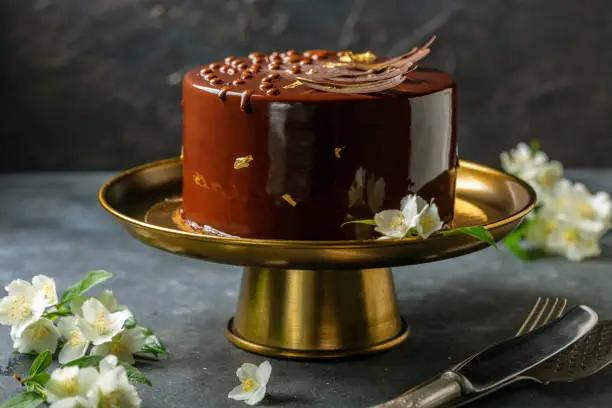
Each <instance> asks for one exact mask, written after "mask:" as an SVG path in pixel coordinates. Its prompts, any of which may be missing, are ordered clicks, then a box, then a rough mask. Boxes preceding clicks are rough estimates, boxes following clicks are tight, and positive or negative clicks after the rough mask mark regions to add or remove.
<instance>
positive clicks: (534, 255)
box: [504, 222, 548, 261]
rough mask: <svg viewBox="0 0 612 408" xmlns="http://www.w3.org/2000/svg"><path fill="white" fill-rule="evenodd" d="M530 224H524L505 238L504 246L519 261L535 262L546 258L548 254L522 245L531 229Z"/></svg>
mask: <svg viewBox="0 0 612 408" xmlns="http://www.w3.org/2000/svg"><path fill="white" fill-rule="evenodd" d="M529 226H530V223H529V222H524V223H523V224H521V225H520V226H519V227H518V228H517V229H515V230H514V231H512V232H511V233H510V234H508V235H506V238H504V245H505V246H506V248H508V250H509V251H510V252H512V253H513V254H514V256H516V257H517V258H519V259H522V260H524V261H534V260H536V259H540V258H544V257H546V256H547V255H548V254H547V253H546V251H544V250H542V249H539V248H533V249H530V248H525V247H524V246H523V245H522V243H523V240H524V239H525V236H526V234H527V230H528V229H529Z"/></svg>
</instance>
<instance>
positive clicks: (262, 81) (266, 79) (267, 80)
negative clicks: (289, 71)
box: [261, 77, 272, 83]
mask: <svg viewBox="0 0 612 408" xmlns="http://www.w3.org/2000/svg"><path fill="white" fill-rule="evenodd" d="M264 82H272V80H271V79H270V78H268V77H263V78H261V83H264Z"/></svg>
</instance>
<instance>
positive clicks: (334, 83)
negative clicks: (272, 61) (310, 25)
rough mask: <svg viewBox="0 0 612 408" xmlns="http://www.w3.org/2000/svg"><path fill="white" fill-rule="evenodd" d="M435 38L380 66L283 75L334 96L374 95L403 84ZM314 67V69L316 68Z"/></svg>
mask: <svg viewBox="0 0 612 408" xmlns="http://www.w3.org/2000/svg"><path fill="white" fill-rule="evenodd" d="M435 39H436V37H435V36H433V37H432V38H431V39H430V40H429V41H428V42H427V43H426V44H425V45H424V46H422V47H415V48H413V49H412V50H411V51H410V52H408V53H406V54H403V55H400V56H399V57H395V58H392V59H390V60H388V61H385V62H382V63H378V64H347V65H346V66H334V67H331V68H322V67H320V66H319V67H316V68H317V69H319V72H317V73H313V74H311V75H308V76H307V77H306V76H295V75H293V74H290V73H286V72H283V73H282V74H281V75H283V76H285V77H291V78H293V79H297V80H299V81H301V82H302V83H303V84H304V85H307V86H309V87H311V88H313V89H316V90H319V91H325V92H334V93H373V92H381V91H385V90H387V89H391V88H393V87H395V86H397V85H399V84H401V83H402V82H403V81H404V75H406V74H407V73H409V72H411V71H414V70H415V69H416V68H417V65H416V63H417V62H418V61H420V60H421V59H423V58H424V57H425V56H427V55H428V54H429V53H430V51H431V50H430V49H429V47H430V46H431V44H432V43H433V42H434V41H435ZM313 67H314V66H313ZM305 68H306V67H305Z"/></svg>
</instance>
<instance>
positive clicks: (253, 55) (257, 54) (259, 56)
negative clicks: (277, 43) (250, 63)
mask: <svg viewBox="0 0 612 408" xmlns="http://www.w3.org/2000/svg"><path fill="white" fill-rule="evenodd" d="M265 57H266V56H265V55H264V54H262V53H261V52H252V53H250V54H249V58H250V59H254V60H257V59H264V58H265Z"/></svg>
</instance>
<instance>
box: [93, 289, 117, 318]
mask: <svg viewBox="0 0 612 408" xmlns="http://www.w3.org/2000/svg"><path fill="white" fill-rule="evenodd" d="M97 298H98V300H99V301H100V302H102V304H103V305H104V306H105V307H106V308H107V309H108V311H109V312H111V313H115V312H118V311H119V306H118V305H117V298H116V297H115V295H113V291H112V290H109V289H106V290H103V291H102V293H100V294H99V295H98V296H97Z"/></svg>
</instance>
